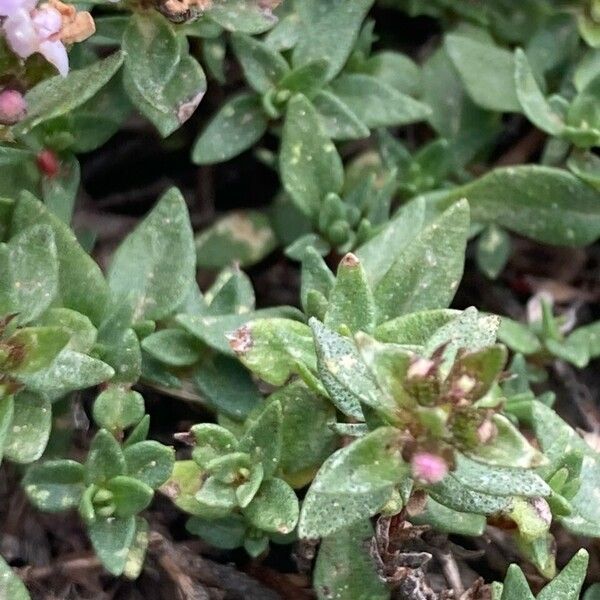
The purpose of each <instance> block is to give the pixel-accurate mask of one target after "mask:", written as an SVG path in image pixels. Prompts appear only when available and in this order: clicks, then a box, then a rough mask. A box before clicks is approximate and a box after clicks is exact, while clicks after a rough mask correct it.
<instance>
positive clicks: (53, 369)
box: [20, 349, 115, 400]
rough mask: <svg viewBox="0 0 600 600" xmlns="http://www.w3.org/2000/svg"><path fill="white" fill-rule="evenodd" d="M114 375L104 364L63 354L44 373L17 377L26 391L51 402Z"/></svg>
mask: <svg viewBox="0 0 600 600" xmlns="http://www.w3.org/2000/svg"><path fill="white" fill-rule="evenodd" d="M114 373H115V372H114V371H113V369H112V368H111V367H109V366H108V365H107V364H106V363H103V362H102V361H100V360H96V359H95V358H92V357H91V356H87V355H86V354H81V353H79V352H73V351H72V350H69V349H65V350H63V351H62V352H61V353H60V354H59V355H58V356H57V358H56V359H55V360H54V362H53V363H52V364H51V365H50V366H49V367H48V368H47V369H45V370H43V371H38V372H37V373H33V374H32V375H22V376H21V377H20V379H21V381H23V382H24V383H25V384H26V385H27V387H28V389H29V390H31V391H33V392H37V393H39V394H41V395H42V396H44V397H46V398H48V399H49V400H55V399H57V398H60V397H61V396H64V395H65V394H68V393H69V392H74V391H75V390H82V389H85V388H89V387H92V386H94V385H98V384H100V383H104V382H107V381H109V380H110V379H111V378H112V376H113V375H114Z"/></svg>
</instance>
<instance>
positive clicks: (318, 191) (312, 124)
mask: <svg viewBox="0 0 600 600" xmlns="http://www.w3.org/2000/svg"><path fill="white" fill-rule="evenodd" d="M279 168H280V170H281V180H282V182H283V186H284V188H285V190H286V191H287V192H288V194H289V195H290V196H291V198H292V200H293V201H294V203H295V204H296V206H297V207H298V208H299V209H300V210H301V211H302V212H303V213H304V214H305V215H306V216H307V217H312V218H314V217H316V215H317V214H318V212H319V208H320V205H321V202H322V200H323V199H324V198H325V196H326V195H327V194H328V193H330V192H333V193H337V192H339V191H340V189H341V187H342V184H343V181H344V169H343V165H342V161H341V159H340V156H339V154H338V153H337V150H336V148H335V146H334V145H333V143H332V142H331V140H330V139H329V138H328V137H327V136H326V135H325V133H324V132H323V129H322V126H321V121H320V119H319V115H318V113H317V111H316V110H315V108H314V107H313V105H312V104H311V103H310V102H309V101H308V100H307V99H306V97H304V96H302V95H296V96H294V97H293V98H292V99H291V100H290V101H289V102H288V107H287V113H286V118H285V124H284V127H283V134H282V142H281V153H280V156H279Z"/></svg>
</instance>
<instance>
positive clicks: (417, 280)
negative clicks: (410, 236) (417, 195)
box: [375, 200, 469, 321]
mask: <svg viewBox="0 0 600 600" xmlns="http://www.w3.org/2000/svg"><path fill="white" fill-rule="evenodd" d="M468 232H469V205H468V204H467V202H466V200H462V201H460V202H458V203H457V204H455V205H454V206H453V207H452V208H451V209H449V210H447V211H446V212H444V213H443V214H442V215H440V217H438V219H436V220H435V221H434V222H433V223H431V224H430V225H429V226H427V227H425V228H424V229H423V230H422V231H421V232H420V233H419V235H418V236H417V237H416V238H415V239H414V240H413V241H412V242H411V243H410V244H409V245H408V246H407V247H405V248H404V249H403V250H402V251H401V252H400V254H399V255H397V256H396V260H395V262H394V264H393V265H392V266H391V267H390V269H389V270H388V271H387V272H386V274H385V275H384V276H383V277H382V278H381V280H380V281H379V283H378V284H377V287H376V288H375V302H376V304H377V308H378V311H379V320H380V321H387V320H389V319H392V318H394V317H397V316H399V315H401V314H405V313H411V312H416V311H419V310H426V309H430V308H440V307H445V306H447V305H448V304H450V302H451V300H452V298H453V297H454V294H455V292H456V289H457V287H458V283H459V282H460V279H461V277H462V272H463V266H464V254H465V247H466V243H467V236H468Z"/></svg>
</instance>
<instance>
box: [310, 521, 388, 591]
mask: <svg viewBox="0 0 600 600" xmlns="http://www.w3.org/2000/svg"><path fill="white" fill-rule="evenodd" d="M372 537H373V528H372V527H371V524H370V523H369V521H366V520H365V521H360V522H358V523H356V524H355V525H354V526H353V527H348V528H345V529H341V530H340V531H338V532H337V533H336V534H335V535H332V536H331V537H327V538H325V539H324V540H323V541H322V542H321V546H320V547H319V554H318V555H317V562H316V564H315V573H314V580H313V585H314V588H315V591H316V593H317V598H318V599H319V600H342V599H344V600H388V598H389V597H390V591H389V590H388V588H387V586H386V585H385V583H383V581H381V579H380V578H379V577H378V575H377V573H376V570H375V563H374V561H373V559H372V557H371V555H370V553H369V551H368V544H369V542H370V541H371V539H372Z"/></svg>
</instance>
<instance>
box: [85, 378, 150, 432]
mask: <svg viewBox="0 0 600 600" xmlns="http://www.w3.org/2000/svg"><path fill="white" fill-rule="evenodd" d="M93 415H94V421H96V423H97V424H98V426H99V427H103V428H104V429H108V430H109V431H110V432H111V433H113V434H117V433H118V432H121V431H123V429H127V428H128V427H131V426H132V425H137V424H138V423H139V422H140V421H141V420H142V418H143V416H144V398H143V397H142V395H141V394H140V393H138V392H135V391H133V390H128V389H124V388H121V387H117V386H113V387H109V388H108V389H106V390H104V391H103V392H101V393H100V394H99V395H98V397H97V398H96V400H95V401H94V409H93Z"/></svg>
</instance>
